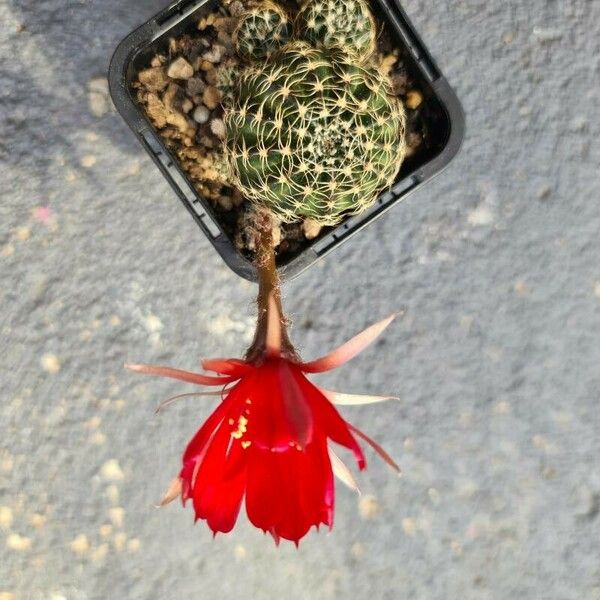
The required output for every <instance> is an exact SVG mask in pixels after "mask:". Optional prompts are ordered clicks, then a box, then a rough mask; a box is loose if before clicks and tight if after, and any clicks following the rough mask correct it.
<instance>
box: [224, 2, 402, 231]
mask: <svg viewBox="0 0 600 600" xmlns="http://www.w3.org/2000/svg"><path fill="white" fill-rule="evenodd" d="M341 3H342V4H343V6H344V7H345V8H344V10H349V8H348V7H352V6H353V7H354V9H353V10H354V13H353V14H354V15H355V17H356V18H355V19H354V22H355V25H356V26H349V25H348V26H347V25H346V24H347V23H348V21H344V20H342V21H341V24H342V25H343V27H341V28H340V29H339V30H338V31H337V33H336V32H335V31H333V30H332V29H330V24H331V23H334V24H335V23H337V21H336V20H335V18H334V19H333V20H332V18H331V15H336V14H338V12H336V11H337V8H336V7H337V6H338V2H323V0H313V2H311V3H309V4H307V5H306V6H304V7H303V8H302V9H301V11H300V14H299V15H298V19H297V21H296V27H295V29H296V37H299V35H300V33H307V32H308V33H309V35H308V37H309V40H310V41H309V42H306V41H303V40H295V41H291V42H288V43H287V44H285V45H284V46H283V47H282V48H280V49H279V50H277V51H275V52H273V53H272V54H270V56H269V58H268V59H267V60H266V61H264V62H263V63H262V64H256V63H255V64H251V65H249V66H248V67H247V68H246V69H245V70H244V71H243V72H242V75H241V77H240V82H239V85H238V88H237V91H236V93H235V94H234V97H233V100H232V102H231V103H229V104H228V105H227V106H226V108H225V115H224V119H225V125H226V131H227V138H226V156H227V160H228V163H229V165H230V170H231V176H232V180H233V182H234V183H235V185H236V186H237V187H238V188H239V189H240V190H241V191H242V192H243V193H244V195H245V196H246V197H247V198H248V199H250V200H251V201H253V202H256V203H257V204H261V205H265V206H267V207H268V208H270V209H271V210H272V211H273V212H274V213H275V214H276V215H277V216H278V217H279V218H280V219H282V220H283V221H285V222H291V221H295V220H298V219H299V218H311V219H313V220H315V221H317V222H318V223H320V224H322V225H333V224H335V223H337V222H339V220H340V219H341V218H343V217H345V216H348V215H352V214H356V213H359V212H362V211H363V210H364V209H365V208H367V207H368V206H370V205H371V204H372V203H373V202H374V201H375V199H376V198H377V195H378V194H379V193H380V192H381V190H383V189H384V188H386V187H388V186H390V185H391V184H392V183H393V181H394V179H395V177H396V174H397V172H398V169H399V167H400V164H401V163H402V160H403V158H404V153H405V144H404V127H405V115H404V110H403V107H402V105H401V103H400V102H399V100H398V99H397V98H395V97H393V96H392V95H391V93H390V85H389V80H388V79H387V77H385V76H384V75H382V74H381V73H380V72H379V71H378V70H377V69H376V68H375V67H374V66H372V65H370V64H368V62H367V60H361V61H359V60H358V59H357V53H362V54H364V52H365V51H364V49H365V48H367V47H368V48H370V52H371V53H372V51H373V48H374V43H375V42H374V31H375V27H374V23H373V17H372V16H371V15H370V12H369V9H368V7H367V5H366V4H365V3H364V2H363V0H341ZM315 5H319V6H321V7H322V10H321V11H320V12H319V14H320V15H323V14H325V13H327V14H326V15H325V18H324V20H322V22H321V21H318V26H315V27H313V28H312V29H311V28H310V27H309V25H311V23H312V21H310V19H311V18H312V17H309V21H305V19H306V17H307V15H309V13H310V11H311V10H313V9H314V7H315ZM255 10H259V9H255ZM267 10H272V8H271V5H269V7H268V9H267ZM327 11H329V12H327ZM365 11H366V12H367V13H368V16H369V18H367V19H364V20H363V19H362V16H361V15H364V14H365ZM344 14H346V13H344ZM363 21H364V22H366V23H369V24H370V25H372V28H371V30H370V33H369V34H368V35H366V34H365V31H366V29H367V27H366V26H365V28H362V29H361V28H360V27H359V26H358V25H359V22H363ZM243 23H244V19H243V18H242V22H241V24H242V25H243ZM322 23H324V24H325V29H324V28H323V24H322ZM353 33H355V34H357V35H355V36H354V37H352V34H353ZM240 39H241V38H240V35H239V34H238V41H239V40H240ZM361 48H362V49H363V50H360V49H361ZM366 58H367V59H368V58H369V56H367V57H366Z"/></svg>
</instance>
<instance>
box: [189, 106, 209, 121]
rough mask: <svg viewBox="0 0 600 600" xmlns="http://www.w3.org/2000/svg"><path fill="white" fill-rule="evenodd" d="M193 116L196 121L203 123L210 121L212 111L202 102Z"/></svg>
mask: <svg viewBox="0 0 600 600" xmlns="http://www.w3.org/2000/svg"><path fill="white" fill-rule="evenodd" d="M193 117H194V121H196V123H199V124H200V125H203V124H204V123H206V122H207V121H208V118H209V117H210V111H209V110H208V108H206V106H204V105H202V104H201V105H200V106H197V107H196V109H195V110H194V114H193Z"/></svg>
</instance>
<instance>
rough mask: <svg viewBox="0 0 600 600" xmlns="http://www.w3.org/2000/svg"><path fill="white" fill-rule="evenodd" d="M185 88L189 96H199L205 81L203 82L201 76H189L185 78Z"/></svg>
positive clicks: (203, 88)
mask: <svg viewBox="0 0 600 600" xmlns="http://www.w3.org/2000/svg"><path fill="white" fill-rule="evenodd" d="M185 89H186V91H187V93H188V95H190V96H200V95H201V94H202V92H204V90H205V89H206V83H204V81H203V79H202V77H190V78H189V79H188V80H187V84H186V86H185Z"/></svg>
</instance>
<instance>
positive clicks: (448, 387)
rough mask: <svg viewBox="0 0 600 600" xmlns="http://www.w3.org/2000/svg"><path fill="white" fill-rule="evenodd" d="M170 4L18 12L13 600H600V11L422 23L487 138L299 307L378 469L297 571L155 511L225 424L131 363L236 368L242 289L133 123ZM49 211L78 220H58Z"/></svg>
mask: <svg viewBox="0 0 600 600" xmlns="http://www.w3.org/2000/svg"><path fill="white" fill-rule="evenodd" d="M165 3H166V0H136V1H135V2H123V1H122V0H103V1H94V0H0V192H1V196H2V198H1V204H0V282H1V284H0V303H1V313H0V348H1V351H0V356H1V359H0V390H1V405H0V599H1V600H21V599H24V600H37V599H44V600H45V599H48V600H62V599H67V600H80V599H82V600H83V599H85V600H87V599H90V600H91V599H112V598H124V599H128V600H137V599H155V598H159V599H171V598H178V599H182V600H183V599H185V600H187V599H188V598H189V599H191V598H202V599H204V598H219V599H220V598H223V599H227V598H240V597H244V598H250V599H252V600H261V599H268V598H269V599H270V598H275V597H277V598H285V599H286V600H287V599H289V600H295V599H309V598H310V599H311V600H313V599H315V600H320V599H327V600H328V599H333V598H340V597H346V598H352V599H366V598H369V599H378V600H379V599H381V600H388V599H389V600H396V599H399V598H410V599H418V600H425V599H426V600H447V599H452V600H454V599H456V600H492V599H493V600H513V599H517V598H518V599H522V600H525V599H527V600H571V599H572V600H598V599H599V598H600V542H599V540H600V517H599V516H598V515H599V512H600V467H599V456H600V436H599V434H600V416H599V409H598V400H599V398H598V395H599V394H598V390H599V386H600V350H599V347H600V266H599V258H600V251H599V248H598V232H599V231H600V209H599V204H598V198H599V197H600V181H599V175H598V173H599V166H600V146H599V144H598V138H599V136H600V109H599V106H600V86H599V84H598V81H599V76H600V2H598V1H597V0H565V1H563V2H555V1H551V0H530V1H529V0H509V1H507V2H499V1H495V0H492V1H488V2H483V1H481V0H462V1H450V0H442V1H441V2H425V1H423V0H407V1H406V2H405V3H404V6H405V8H406V10H407V12H408V13H409V15H410V17H411V18H412V19H413V20H414V22H415V24H416V25H417V28H418V29H419V31H420V32H421V33H422V35H423V37H424V39H425V41H426V43H427V44H428V45H429V47H430V48H431V50H432V52H433V54H434V56H435V57H436V58H437V60H438V62H439V64H440V66H441V68H442V69H443V71H444V72H445V73H446V74H447V76H448V78H449V80H450V82H451V83H452V84H453V85H454V86H455V88H456V89H457V91H458V94H459V96H460V98H461V99H462V101H463V104H464V107H465V110H466V113H467V117H468V136H467V138H466V141H465V144H464V147H463V150H462V153H461V154H460V155H459V157H458V158H457V159H456V160H455V161H454V163H453V164H452V166H451V167H450V168H449V170H448V171H446V172H445V173H444V174H443V175H441V176H440V177H439V178H438V179H436V180H435V181H434V182H433V183H431V184H429V185H428V186H427V187H425V188H423V189H422V190H421V191H420V192H418V193H417V194H415V195H413V196H411V197H410V198H409V199H408V200H407V201H406V202H405V203H404V204H402V205H400V206H399V207H396V208H395V209H394V210H393V211H392V212H390V213H389V214H388V215H387V216H386V217H385V218H383V219H381V220H380V221H378V222H377V223H376V224H374V225H372V226H370V227H369V228H368V229H367V230H366V231H364V232H363V233H362V234H360V235H359V236H358V237H356V238H355V241H353V242H352V243H349V244H347V245H346V246H344V247H343V248H342V249H340V250H339V251H337V252H336V253H335V254H333V255H331V256H330V257H328V258H327V259H326V260H325V261H323V262H322V263H320V264H319V266H318V267H315V268H313V269H311V270H310V271H308V272H307V273H306V274H304V275H303V276H301V277H300V278H299V279H297V280H295V281H294V282H292V283H291V284H289V285H288V286H287V287H286V290H285V303H286V306H287V309H288V311H289V312H290V314H291V315H292V316H293V317H294V330H293V337H294V339H295V340H296V342H297V344H298V345H299V346H300V347H301V349H302V352H303V354H304V355H305V356H306V357H312V356H315V355H318V354H319V353H321V352H323V351H324V350H326V349H328V348H331V347H332V346H334V345H335V344H337V343H339V342H341V341H343V340H344V339H345V338H347V337H349V336H350V335H351V334H352V333H354V332H356V331H358V330H359V329H360V328H362V327H363V326H365V325H366V324H368V323H369V322H371V321H373V320H375V319H377V318H379V317H382V316H384V315H386V314H388V313H390V312H392V311H394V310H396V309H398V308H404V309H405V311H406V312H405V316H404V317H403V318H402V319H400V320H399V321H397V322H396V323H395V324H394V325H393V326H392V327H391V328H390V329H389V331H388V332H387V333H386V335H385V338H384V339H383V340H382V341H381V342H379V343H378V345H377V346H376V347H375V348H372V349H370V350H369V351H367V352H366V353H365V354H364V355H362V356H361V357H360V358H357V359H355V360H354V361H353V362H352V363H351V364H350V365H348V366H347V367H346V368H345V369H343V370H340V371H338V372H335V373H333V374H331V375H328V376H326V377H322V378H321V381H323V382H326V383H327V384H328V385H329V386H330V387H332V388H337V389H342V390H348V391H352V390H353V391H364V392H373V393H376V392H390V393H394V394H397V395H398V396H400V397H401V402H400V403H392V404H388V405H385V406H375V407H363V408H358V409H357V408H355V409H348V410H346V411H344V414H345V415H346V416H347V417H348V418H349V419H351V420H352V421H353V422H355V423H356V424H357V425H359V426H361V427H362V428H364V429H365V430H366V431H368V432H369V433H371V434H372V435H373V436H374V437H376V438H377V439H378V440H380V441H381V442H382V444H384V446H385V447H386V448H387V449H388V450H389V451H390V453H391V454H393V455H394V456H395V457H397V458H398V460H399V461H400V463H401V464H402V467H403V470H404V477H403V478H402V479H399V480H398V479H396V478H395V477H394V476H392V475H390V473H389V471H388V470H387V469H386V468H385V467H384V466H383V465H382V464H381V463H380V462H379V461H378V460H377V459H376V458H375V457H373V456H371V455H369V456H370V458H371V460H370V468H369V470H368V471H367V472H366V473H365V474H364V475H361V476H360V483H361V487H362V491H363V495H362V497H361V498H356V497H355V496H353V495H352V494H351V493H350V491H348V490H345V489H342V488H341V487H338V494H337V515H336V525H335V528H334V530H333V533H331V534H327V533H325V532H322V533H321V534H318V535H317V534H314V533H313V534H311V535H309V536H308V537H307V538H306V539H305V540H304V541H303V542H302V544H301V546H300V550H296V549H295V548H294V547H293V545H291V544H284V545H282V546H281V547H280V548H279V549H276V548H275V547H274V545H273V543H272V541H271V540H270V539H269V538H266V537H263V536H262V534H260V533H258V532H256V531H255V530H254V529H252V528H251V527H249V526H248V525H247V523H246V520H245V518H241V519H240V524H239V525H238V527H237V528H236V530H235V531H234V532H233V533H232V534H230V535H228V536H218V537H217V538H216V539H215V540H213V539H212V537H211V535H210V534H209V532H208V530H207V529H206V527H205V526H204V525H203V524H200V523H199V524H198V525H196V526H195V527H194V526H193V518H192V513H191V510H185V511H184V510H182V509H181V508H180V507H178V506H176V505H173V506H170V507H168V508H166V509H163V510H160V511H159V510H156V509H154V508H153V503H154V502H156V500H157V499H158V498H159V497H160V495H161V493H162V491H163V488H164V487H165V485H166V484H167V483H168V482H169V481H170V479H171V478H172V477H173V476H174V475H175V474H176V472H177V468H178V466H179V460H180V452H181V450H182V448H183V446H184V444H185V442H186V441H187V439H188V438H189V437H190V436H191V435H192V433H193V431H194V430H195V429H196V427H197V426H198V425H199V424H200V423H201V421H202V420H203V418H204V417H205V416H206V415H207V414H208V411H209V408H210V407H209V404H208V403H207V402H205V401H204V400H190V401H187V402H185V403H182V404H180V405H178V406H176V407H173V408H172V409H171V410H170V411H169V412H167V413H165V414H164V415H162V416H160V417H155V416H154V415H153V409H154V406H155V405H156V403H157V402H158V401H159V400H161V399H163V398H165V397H167V396H169V395H172V394H175V393H178V392H179V391H187V390H188V388H187V386H185V385H183V386H182V385H178V384H176V383H169V382H163V381H156V380H145V379H143V378H141V377H138V376H134V375H129V374H126V373H124V372H123V370H122V365H123V363H124V362H125V361H126V360H139V361H148V362H161V363H171V364H174V365H179V366H182V367H187V368H193V367H194V365H196V364H197V360H198V358H199V357H200V356H219V355H226V356H228V355H231V356H235V355H239V353H240V352H241V351H242V349H243V347H244V346H245V344H246V343H247V342H248V341H249V339H250V336H251V333H252V321H253V304H252V301H253V295H254V289H253V287H252V286H251V285H250V284H249V283H246V282H244V281H242V280H241V279H239V278H238V277H236V276H235V275H234V274H233V273H231V272H230V271H229V270H228V269H227V267H226V266H225V265H224V264H223V263H222V261H221V259H220V258H219V256H218V255H217V254H216V253H215V252H214V251H213V250H212V248H211V247H210V245H209V243H208V242H207V240H206V239H204V238H203V236H202V235H201V233H200V232H199V230H198V229H197V227H196V226H195V224H194V223H193V221H192V220H191V219H190V217H189V216H188V215H187V213H186V212H185V211H184V210H183V209H182V208H181V207H180V205H179V204H178V201H177V200H176V199H175V198H174V196H173V193H172V192H171V190H170V189H169V187H168V186H167V184H166V182H165V181H164V180H163V179H162V176H161V175H160V174H159V173H158V172H157V170H156V169H155V167H154V166H153V164H152V163H151V162H150V160H149V159H148V158H147V157H146V156H145V155H144V154H143V152H142V150H141V148H140V147H138V145H137V143H136V142H135V140H134V139H133V137H132V135H131V134H130V132H129V131H128V129H127V127H126V125H125V124H124V123H123V122H122V121H121V119H120V117H118V115H116V114H115V113H114V112H113V111H112V110H111V109H110V106H109V104H108V103H107V102H106V98H105V96H104V86H103V81H102V79H98V78H102V76H103V75H104V73H105V72H106V69H107V63H108V59H109V57H110V54H111V52H112V50H113V48H114V47H115V46H116V44H117V42H118V41H119V40H120V39H121V38H123V37H124V36H125V35H126V34H127V33H128V32H129V31H130V30H131V29H132V28H133V27H134V26H135V25H136V24H138V23H140V22H142V21H144V20H145V19H146V18H148V17H149V16H150V15H152V14H153V13H154V12H156V11H157V10H158V9H159V8H161V7H162V6H164V4H165ZM46 207H50V209H51V212H48V211H47V210H46Z"/></svg>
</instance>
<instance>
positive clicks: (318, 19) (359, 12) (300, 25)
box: [295, 0, 377, 62]
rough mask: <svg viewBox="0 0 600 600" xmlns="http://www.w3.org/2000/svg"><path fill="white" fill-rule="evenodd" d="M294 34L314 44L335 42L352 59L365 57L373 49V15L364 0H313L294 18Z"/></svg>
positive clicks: (365, 58) (322, 44)
mask: <svg viewBox="0 0 600 600" xmlns="http://www.w3.org/2000/svg"><path fill="white" fill-rule="evenodd" d="M295 30H296V36H297V37H298V36H302V39H303V40H305V41H306V42H308V43H310V44H312V45H313V46H316V47H317V48H332V47H334V46H337V47H338V48H341V49H342V50H343V51H344V52H346V53H347V54H350V55H351V56H352V57H353V58H354V59H355V60H358V61H359V62H364V61H366V60H368V59H369V58H370V57H371V56H372V54H373V52H374V50H375V40H376V32H377V29H376V26H375V19H374V18H373V15H372V13H371V11H370V10H369V7H368V6H367V4H366V2H364V0H313V1H312V2H308V3H307V4H305V5H304V6H303V7H302V8H301V10H300V12H299V13H298V16H297V17H296V22H295Z"/></svg>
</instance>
